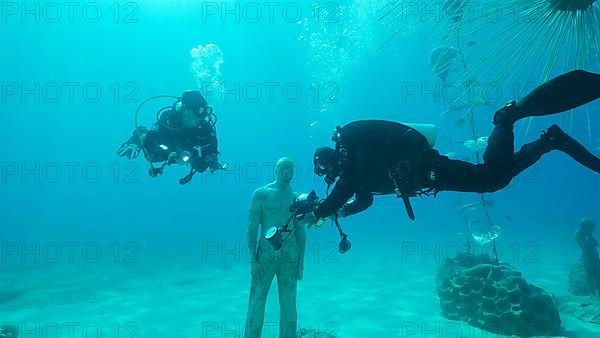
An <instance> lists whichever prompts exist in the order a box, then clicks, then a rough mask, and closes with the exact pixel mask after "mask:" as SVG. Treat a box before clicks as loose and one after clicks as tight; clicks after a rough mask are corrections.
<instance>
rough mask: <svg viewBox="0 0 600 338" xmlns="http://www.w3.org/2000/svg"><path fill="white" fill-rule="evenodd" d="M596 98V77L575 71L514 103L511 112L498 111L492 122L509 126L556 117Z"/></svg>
mask: <svg viewBox="0 0 600 338" xmlns="http://www.w3.org/2000/svg"><path fill="white" fill-rule="evenodd" d="M598 98H600V74H595V73H589V72H586V71H583V70H575V71H572V72H568V73H566V74H563V75H560V76H558V77H556V78H554V79H552V80H550V81H548V82H546V83H543V84H542V85H540V86H539V87H537V88H536V89H534V90H533V91H532V92H531V93H529V94H528V95H527V96H525V97H524V98H523V99H521V100H520V101H518V102H517V103H516V104H515V105H514V108H515V109H511V110H499V111H498V112H496V115H495V116H494V121H498V122H499V121H503V122H505V123H508V124H513V123H515V122H516V121H517V120H519V119H522V118H524V117H529V116H543V115H552V114H558V113H561V112H564V111H567V110H569V109H573V108H577V107H579V106H581V105H584V104H586V103H589V102H592V101H594V100H596V99H598Z"/></svg>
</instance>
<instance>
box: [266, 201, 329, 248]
mask: <svg viewBox="0 0 600 338" xmlns="http://www.w3.org/2000/svg"><path fill="white" fill-rule="evenodd" d="M318 202H319V197H317V193H316V192H315V191H314V190H313V191H311V192H310V193H309V194H301V195H299V196H298V197H296V199H295V200H294V202H293V203H292V205H290V207H289V210H290V212H291V213H292V216H290V218H288V220H287V221H286V222H285V223H284V224H283V227H281V228H278V227H271V228H269V229H268V230H267V232H266V233H265V239H266V240H267V241H269V243H271V245H272V246H273V249H275V250H276V251H277V250H279V249H281V247H282V246H283V241H285V240H286V239H287V238H288V237H289V236H290V235H291V234H292V231H293V230H290V228H289V224H290V222H291V221H292V220H294V219H296V218H302V217H303V216H304V215H305V214H307V213H309V212H311V211H313V209H314V208H315V207H316V206H317V204H318ZM284 232H288V233H289V234H288V235H287V236H286V237H285V238H283V233H284Z"/></svg>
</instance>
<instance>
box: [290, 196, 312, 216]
mask: <svg viewBox="0 0 600 338" xmlns="http://www.w3.org/2000/svg"><path fill="white" fill-rule="evenodd" d="M317 204H319V197H317V193H316V192H315V191H314V190H313V191H311V192H310V193H309V194H301V195H299V196H298V197H296V199H295V200H294V203H292V205H290V212H292V213H294V216H300V215H304V214H307V213H309V212H311V211H313V210H314V209H315V207H316V206H317Z"/></svg>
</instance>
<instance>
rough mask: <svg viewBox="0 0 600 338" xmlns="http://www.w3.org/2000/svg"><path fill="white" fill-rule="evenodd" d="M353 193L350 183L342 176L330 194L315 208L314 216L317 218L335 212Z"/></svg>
mask: <svg viewBox="0 0 600 338" xmlns="http://www.w3.org/2000/svg"><path fill="white" fill-rule="evenodd" d="M353 195H354V190H353V189H351V185H350V184H348V183H347V182H346V181H345V180H344V179H343V178H342V179H340V180H339V181H338V182H337V183H336V185H335V187H334V188H333V191H332V192H331V194H330V195H329V196H327V198H326V199H325V200H323V202H321V204H319V205H318V206H317V207H316V208H315V211H314V215H315V217H316V218H317V219H319V218H326V217H329V216H331V215H333V214H335V213H336V212H337V211H338V209H340V208H341V207H342V206H344V204H345V203H346V202H348V200H349V199H350V198H352V196H353Z"/></svg>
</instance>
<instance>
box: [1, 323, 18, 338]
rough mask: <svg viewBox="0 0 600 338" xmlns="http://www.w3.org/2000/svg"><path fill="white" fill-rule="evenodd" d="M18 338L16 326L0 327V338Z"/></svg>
mask: <svg viewBox="0 0 600 338" xmlns="http://www.w3.org/2000/svg"><path fill="white" fill-rule="evenodd" d="M17 337H19V327H18V326H16V325H9V324H4V323H3V324H2V326H1V327H0V338H17Z"/></svg>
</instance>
